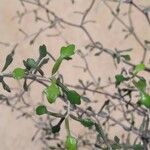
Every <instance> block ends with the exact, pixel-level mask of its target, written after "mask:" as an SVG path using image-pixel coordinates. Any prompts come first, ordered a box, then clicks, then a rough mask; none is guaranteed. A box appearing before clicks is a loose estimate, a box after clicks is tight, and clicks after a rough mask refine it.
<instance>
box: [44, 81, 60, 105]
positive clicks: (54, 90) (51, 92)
mask: <svg viewBox="0 0 150 150" xmlns="http://www.w3.org/2000/svg"><path fill="white" fill-rule="evenodd" d="M44 92H45V94H46V97H47V100H48V102H49V103H54V102H55V101H56V98H57V97H58V96H59V95H60V90H59V87H58V86H57V84H55V83H52V84H51V85H50V86H49V87H48V88H47V89H46V90H45V91H44Z"/></svg>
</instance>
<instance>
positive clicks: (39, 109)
mask: <svg viewBox="0 0 150 150" xmlns="http://www.w3.org/2000/svg"><path fill="white" fill-rule="evenodd" d="M36 114H37V115H43V114H47V109H46V107H45V106H44V105H40V106H38V107H37V108H36Z"/></svg>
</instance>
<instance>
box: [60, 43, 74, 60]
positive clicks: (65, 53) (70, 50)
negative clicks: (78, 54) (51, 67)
mask: <svg viewBox="0 0 150 150" xmlns="http://www.w3.org/2000/svg"><path fill="white" fill-rule="evenodd" d="M74 53H75V45H74V44H70V45H68V46H66V47H62V48H61V51H60V56H61V57H62V58H63V59H68V58H70V56H72V55H74Z"/></svg>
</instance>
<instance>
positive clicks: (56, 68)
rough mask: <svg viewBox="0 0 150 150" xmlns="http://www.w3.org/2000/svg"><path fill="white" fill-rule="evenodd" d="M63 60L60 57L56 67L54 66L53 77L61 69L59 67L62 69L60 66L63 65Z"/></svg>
mask: <svg viewBox="0 0 150 150" xmlns="http://www.w3.org/2000/svg"><path fill="white" fill-rule="evenodd" d="M62 60H63V59H62V58H61V57H59V58H58V59H57V60H56V62H55V64H54V66H53V69H52V75H54V74H55V73H56V72H57V71H58V69H59V67H60V65H61V63H62Z"/></svg>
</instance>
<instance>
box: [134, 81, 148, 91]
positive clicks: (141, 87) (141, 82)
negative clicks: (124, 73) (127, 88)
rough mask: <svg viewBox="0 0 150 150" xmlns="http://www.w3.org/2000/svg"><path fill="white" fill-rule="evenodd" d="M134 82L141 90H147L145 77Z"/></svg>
mask: <svg viewBox="0 0 150 150" xmlns="http://www.w3.org/2000/svg"><path fill="white" fill-rule="evenodd" d="M133 84H134V86H135V87H136V88H137V89H138V90H139V91H140V92H145V91H146V80H145V79H144V78H141V79H140V80H139V81H138V82H136V81H135V80H133Z"/></svg>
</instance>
